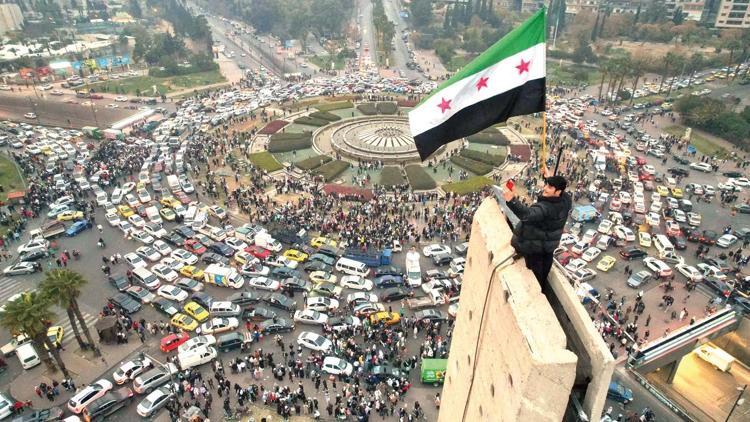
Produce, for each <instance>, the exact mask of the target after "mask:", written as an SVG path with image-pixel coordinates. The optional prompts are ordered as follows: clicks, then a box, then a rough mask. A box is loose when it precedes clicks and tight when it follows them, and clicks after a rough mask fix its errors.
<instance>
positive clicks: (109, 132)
mask: <svg viewBox="0 0 750 422" xmlns="http://www.w3.org/2000/svg"><path fill="white" fill-rule="evenodd" d="M103 133H104V138H105V139H110V140H112V139H118V140H123V139H125V134H124V133H122V131H121V130H120V129H104V132H103Z"/></svg>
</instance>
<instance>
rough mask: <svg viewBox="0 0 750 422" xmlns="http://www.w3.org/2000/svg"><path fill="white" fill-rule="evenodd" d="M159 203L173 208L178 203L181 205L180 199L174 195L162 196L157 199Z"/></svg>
mask: <svg viewBox="0 0 750 422" xmlns="http://www.w3.org/2000/svg"><path fill="white" fill-rule="evenodd" d="M159 203H160V204H162V205H164V206H165V207H169V208H175V207H177V206H178V205H182V204H181V203H180V201H178V200H177V198H175V197H174V196H165V197H164V198H162V199H161V200H159Z"/></svg>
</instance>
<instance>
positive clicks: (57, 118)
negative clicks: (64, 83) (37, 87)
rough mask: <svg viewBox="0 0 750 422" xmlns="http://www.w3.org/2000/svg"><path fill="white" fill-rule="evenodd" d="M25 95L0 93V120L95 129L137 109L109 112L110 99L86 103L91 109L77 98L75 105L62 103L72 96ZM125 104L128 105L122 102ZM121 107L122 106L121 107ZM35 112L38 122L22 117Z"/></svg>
mask: <svg viewBox="0 0 750 422" xmlns="http://www.w3.org/2000/svg"><path fill="white" fill-rule="evenodd" d="M25 93H28V94H29V95H28V96H22V95H21V94H18V93H6V92H3V93H0V119H3V120H13V121H21V122H27V123H29V124H41V125H48V126H61V127H73V128H81V127H83V126H98V127H103V128H107V127H110V126H112V124H113V123H115V122H118V121H120V120H122V119H124V118H126V117H128V116H131V115H133V114H135V113H137V112H138V110H128V109H125V108H116V109H110V108H106V107H105V106H106V105H107V104H110V103H112V102H113V101H112V100H111V99H103V100H89V101H92V102H94V106H93V107H92V106H82V105H81V104H80V102H83V101H86V100H84V99H76V100H75V101H77V102H78V104H65V103H64V102H65V101H66V100H69V99H72V98H74V95H70V94H66V95H63V96H60V97H55V96H52V95H48V94H45V98H41V97H36V96H34V95H33V91H25ZM121 104H123V106H124V105H128V103H121ZM121 107H122V106H121ZM31 112H33V113H35V114H36V115H37V116H38V119H29V118H26V117H24V114H26V113H31Z"/></svg>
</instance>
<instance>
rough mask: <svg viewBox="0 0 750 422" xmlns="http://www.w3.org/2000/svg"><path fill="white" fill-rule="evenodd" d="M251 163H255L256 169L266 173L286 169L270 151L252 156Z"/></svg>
mask: <svg viewBox="0 0 750 422" xmlns="http://www.w3.org/2000/svg"><path fill="white" fill-rule="evenodd" d="M250 162H251V163H253V165H254V166H255V167H257V168H259V169H261V170H266V171H276V170H281V169H283V168H284V166H282V165H281V163H279V162H278V161H276V158H274V156H273V155H271V153H270V152H268V151H264V152H256V153H254V154H250Z"/></svg>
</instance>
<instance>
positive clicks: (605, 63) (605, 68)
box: [598, 59, 611, 103]
mask: <svg viewBox="0 0 750 422" xmlns="http://www.w3.org/2000/svg"><path fill="white" fill-rule="evenodd" d="M610 68H611V65H610V61H609V60H607V59H603V60H602V63H601V64H600V65H599V72H601V74H602V79H601V80H600V81H599V97H598V98H599V102H600V103H601V102H602V90H603V89H604V81H605V80H606V79H607V75H608V74H609V72H610Z"/></svg>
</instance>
